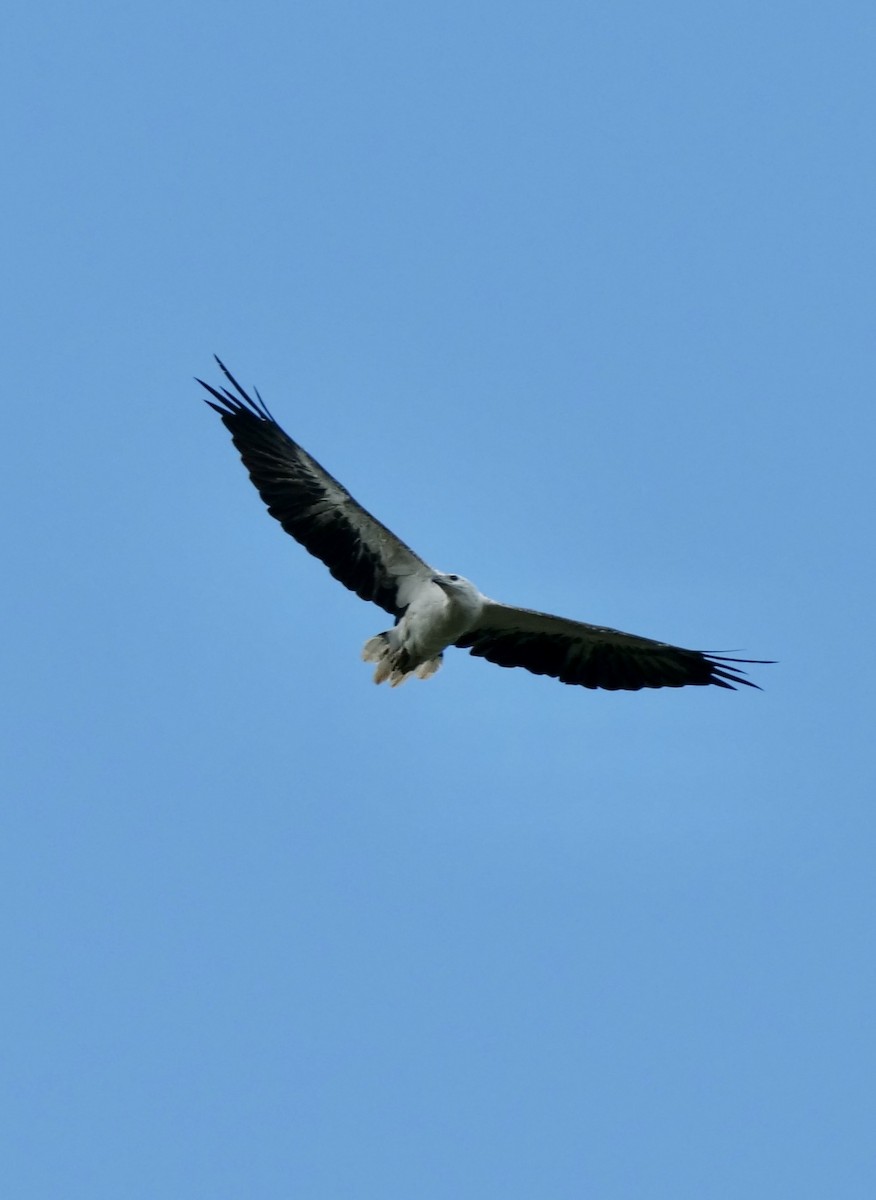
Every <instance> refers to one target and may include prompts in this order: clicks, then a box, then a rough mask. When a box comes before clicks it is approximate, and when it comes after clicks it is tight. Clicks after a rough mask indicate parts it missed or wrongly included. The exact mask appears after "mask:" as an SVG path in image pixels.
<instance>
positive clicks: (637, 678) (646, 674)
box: [456, 601, 763, 692]
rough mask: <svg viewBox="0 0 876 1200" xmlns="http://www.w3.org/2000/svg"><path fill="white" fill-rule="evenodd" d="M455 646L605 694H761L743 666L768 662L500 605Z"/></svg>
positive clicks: (493, 606) (493, 605) (494, 605)
mask: <svg viewBox="0 0 876 1200" xmlns="http://www.w3.org/2000/svg"><path fill="white" fill-rule="evenodd" d="M456 645H457V646H459V647H461V648H462V649H465V650H469V651H470V652H471V653H472V654H474V655H476V656H477V657H478V658H485V659H487V661H488V662H492V663H497V664H498V665H499V666H500V667H524V668H525V669H526V670H527V671H531V672H532V673H533V674H534V675H550V676H552V677H553V678H554V679H559V680H560V681H561V682H562V683H569V684H577V685H578V686H580V687H586V688H605V689H606V690H607V691H627V692H637V691H639V689H640V688H659V687H684V686H685V685H686V684H709V683H712V684H715V685H716V686H717V687H722V688H729V689H731V690H735V689H736V686H737V685H739V684H742V685H744V686H745V687H757V684H756V683H752V682H751V680H750V679H746V678H745V677H744V672H743V671H742V670H741V664H743V663H745V664H748V663H751V662H760V661H763V660H760V659H747V658H728V657H726V656H725V655H721V654H708V653H704V652H703V651H700V650H684V649H682V647H680V646H670V645H668V644H667V643H666V642H656V641H653V640H652V639H651V638H644V637H638V636H637V635H636V634H632V633H621V632H620V630H618V629H604V628H602V627H601V626H599V625H585V624H583V623H582V622H579V621H569V620H566V619H565V618H564V617H554V616H551V615H550V614H548V613H540V612H533V611H532V610H531V609H527V608H512V607H510V606H508V605H505V604H497V603H496V602H495V601H490V602H488V603H487V604H486V605H485V606H484V609H483V612H482V614H481V618H480V620H479V622H478V625H477V627H476V628H475V629H472V630H470V631H469V632H468V633H466V634H464V635H463V637H461V638H460V639H459V641H458V642H456Z"/></svg>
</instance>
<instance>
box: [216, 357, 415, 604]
mask: <svg viewBox="0 0 876 1200" xmlns="http://www.w3.org/2000/svg"><path fill="white" fill-rule="evenodd" d="M216 361H217V363H219V367H220V369H221V370H222V373H223V374H224V375H225V378H226V379H227V380H228V382H229V383H230V384H231V388H232V389H233V390H229V389H228V388H222V389H221V390H219V389H217V388H214V387H211V385H210V384H209V383H205V382H204V381H203V379H199V380H198V383H200V384H201V386H202V387H203V388H205V389H206V390H207V391H208V392H209V394H210V395H211V396H212V397H213V399H212V400H207V401H206V402H207V404H209V405H210V407H211V408H212V409H215V411H216V412H217V413H218V414H219V416H220V417H221V418H222V421H223V423H224V425H225V427H226V428H227V429H228V431H229V433H230V434H231V437H232V440H233V442H234V444H235V446H236V447H237V449H238V450H239V452H240V457H241V458H242V460H243V464H244V466H245V467H246V469H247V470H248V471H249V477H250V479H251V480H252V481H253V483H254V484H255V486H256V488H257V489H258V492H259V495H260V496H261V498H262V499H263V500H264V502H265V504H266V505H267V507H268V512H269V513H270V514H271V516H272V517H276V519H277V520H278V521H279V522H280V524H281V525H282V526H283V528H284V529H285V530H286V532H287V533H289V534H291V535H292V537H294V538H295V540H296V541H298V542H300V543H301V545H302V546H304V548H305V549H306V550H309V551H310V553H311V554H313V555H315V556H316V557H317V558H319V559H321V560H322V561H323V562H324V563H325V565H326V566H327V567H328V569H329V570H330V571H331V573H332V575H334V577H335V579H338V580H340V582H341V583H343V584H344V585H345V586H346V587H348V588H349V589H350V590H351V591H353V592H355V593H356V595H357V596H361V598H362V599H363V600H371V601H373V602H374V603H375V604H379V605H380V607H381V608H383V609H385V610H386V612H388V613H391V614H392V615H393V616H395V617H398V616H400V615H401V613H403V612H404V610H405V608H406V607H407V606H408V604H409V603H410V601H411V598H412V595H413V592H414V591H415V590H416V588H417V587H418V586H419V584H420V583H422V582H423V581H424V580H427V579H429V578H430V577H431V576H432V574H433V573H434V572H433V571H432V568H431V567H430V566H428V565H427V564H426V563H425V562H423V560H422V559H421V558H420V557H419V556H418V555H416V554H414V552H413V550H411V549H410V547H408V546H406V545H405V544H404V542H402V541H400V540H399V539H398V538H397V537H396V536H395V534H394V533H391V532H390V530H388V529H387V528H386V526H385V525H381V523H380V522H379V521H377V520H375V518H374V517H372V516H371V514H370V513H368V512H366V511H365V509H364V508H363V507H362V506H361V505H360V504H358V503H357V502H356V501H355V500H354V499H353V497H352V496H351V495H350V493H349V492H348V491H347V490H346V488H344V487H343V486H342V485H341V484H340V483H338V481H337V480H336V479H333V478H332V476H331V475H329V473H328V471H326V470H325V469H324V468H323V467H321V466H320V465H319V463H318V462H317V461H316V460H315V459H314V458H311V456H310V455H309V454H308V453H307V451H306V450H304V449H303V448H302V447H301V446H299V445H298V443H297V442H294V441H293V440H292V438H290V437H289V435H288V434H287V433H285V432H284V431H283V430H282V429H281V428H280V426H279V425H278V424H277V422H276V421H275V420H274V418H273V417H272V416H271V413H270V412H269V410H268V408H267V407H266V405H265V403H264V401H263V400H262V398H261V396H260V395H259V393H258V391H257V390H256V392H255V399H253V397H252V396H249V395H247V393H246V392H245V391H244V389H243V388H242V387H241V386H240V384H239V383H238V382H237V380H236V379H235V378H234V376H233V375H232V374H231V372H230V371H229V370H228V369H227V367H226V366H225V365H224V364H223V363H222V361H221V360H220V359H218V358H217V359H216Z"/></svg>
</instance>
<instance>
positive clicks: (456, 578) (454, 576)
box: [447, 575, 459, 583]
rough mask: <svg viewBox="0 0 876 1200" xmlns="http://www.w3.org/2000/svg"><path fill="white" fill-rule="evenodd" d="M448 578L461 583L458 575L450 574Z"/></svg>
mask: <svg viewBox="0 0 876 1200" xmlns="http://www.w3.org/2000/svg"><path fill="white" fill-rule="evenodd" d="M447 578H448V579H449V580H450V582H451V583H459V576H458V575H448V576H447Z"/></svg>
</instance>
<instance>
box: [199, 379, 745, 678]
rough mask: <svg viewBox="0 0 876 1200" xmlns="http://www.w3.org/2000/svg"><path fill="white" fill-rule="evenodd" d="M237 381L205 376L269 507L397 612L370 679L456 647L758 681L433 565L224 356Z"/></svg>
mask: <svg viewBox="0 0 876 1200" xmlns="http://www.w3.org/2000/svg"><path fill="white" fill-rule="evenodd" d="M216 362H217V363H218V364H219V369H220V370H221V371H222V374H223V375H224V376H225V380H226V381H227V383H228V384H229V385H230V386H229V387H221V388H215V387H213V386H212V385H211V384H209V383H206V382H205V381H204V380H203V379H198V380H197V382H198V383H199V384H200V385H201V387H203V388H205V389H206V391H207V393H208V396H207V397H206V398H205V399H206V403H207V404H209V406H210V407H211V408H212V409H214V410H215V411H216V412H217V413H218V414H219V416H220V417H221V418H222V423H223V424H224V425H225V427H226V429H227V430H228V432H229V433H230V434H231V439H232V441H233V443H234V445H235V446H236V448H237V450H238V452H239V453H240V457H241V459H242V460H243V464H244V466H245V467H246V469H247V471H248V472H249V476H250V479H251V480H252V482H253V483H254V484H255V487H256V489H257V491H258V493H259V495H260V496H261V498H262V500H263V501H264V502H265V504H266V505H267V509H268V512H269V513H270V514H271V516H272V517H274V518H275V519H276V520H277V521H279V522H280V524H281V525H282V526H283V528H284V529H285V530H286V532H287V533H289V534H291V535H292V537H293V538H295V540H296V541H298V542H300V543H301V545H302V546H304V548H305V549H306V550H308V551H309V552H310V553H311V554H313V555H315V556H316V557H317V558H319V559H321V560H322V561H323V562H324V563H325V565H326V566H327V567H328V569H329V571H330V572H331V573H332V575H334V577H335V579H338V580H340V582H341V583H343V584H344V585H345V587H348V588H349V589H350V590H351V591H353V592H355V593H356V595H357V596H360V597H361V598H362V599H363V600H370V601H372V603H374V604H377V605H379V607H380V608H382V609H384V610H385V611H386V612H387V613H389V615H390V616H391V617H392V618H393V620H394V624H393V626H392V628H390V629H387V630H385V631H384V632H383V633H378V634H376V635H375V636H374V637H372V638H369V639H368V641H367V642H366V643H365V646H364V648H363V650H362V657H363V659H364V660H365V661H366V662H369V663H373V664H375V671H374V682H375V683H378V684H379V683H384V682H388V683H389V684H390V686H392V687H396V686H398V684H400V683H404V681H405V680H406V679H409V678H410V677H411V676H412V675H414V676H416V677H417V678H418V679H428V678H429V677H430V676H431V675H434V674H435V672H436V671H437V670H438V668H439V667H440V666H441V662H442V659H443V657H444V651H445V650H446V649H447V648H448V647H450V646H457V647H459V648H460V649H462V650H468V651H469V653H471V654H473V655H475V656H476V657H478V658H485V659H486V660H487V661H488V662H492V663H496V664H497V665H498V666H500V667H523V668H524V669H525V670H527V671H531V672H532V673H533V674H534V675H549V676H551V677H553V678H554V679H558V680H559V681H560V682H561V683H567V684H574V685H577V686H579V687H585V688H604V689H605V690H607V691H627V692H636V691H639V690H640V689H641V688H662V687H669V688H678V687H685V686H687V685H689V684H695V685H703V684H714V685H715V686H717V687H720V688H728V689H730V690H735V689H736V687H737V686H738V685H740V684H742V685H744V686H745V687H755V688H756V687H757V686H758V685H757V684H756V683H753V682H752V681H751V680H750V679H747V678H745V672H744V671H743V669H742V667H743V665H744V666H748V665H751V664H753V663H758V664H760V663H763V662H767V661H768V660H766V659H747V658H730V657H727V656H726V655H723V654H713V653H710V652H705V651H701V650H685V649H683V648H682V647H681V646H672V645H670V644H668V643H667V642H659V641H654V640H653V639H652V638H646V637H639V636H638V635H636V634H632V633H622V632H620V630H617V629H607V628H605V627H604V626H601V625H588V624H585V623H584V622H582V621H572V620H569V619H568V618H566V617H556V616H552V615H551V614H549V613H543V612H535V611H533V610H531V609H528V608H515V607H512V606H511V605H508V604H501V603H500V602H499V601H497V600H491V599H490V598H489V597H488V596H485V595H483V593H482V592H480V591H479V590H478V588H476V587H475V585H474V584H473V583H471V582H469V580H468V579H465V578H464V577H463V576H462V575H456V574H446V573H443V572H441V571H436V570H435V568H434V567H431V566H429V564H428V563H427V562H425V561H424V560H423V559H422V558H420V556H419V555H418V554H415V553H414V551H413V550H411V548H410V547H409V546H407V545H406V544H405V543H404V542H403V541H401V539H400V538H398V537H396V535H395V534H394V533H392V532H391V531H390V530H389V529H387V528H386V526H385V525H382V524H381V523H380V522H379V521H378V520H377V519H376V518H375V517H373V516H372V515H371V514H370V513H369V512H367V511H366V509H364V508H363V507H362V505H361V504H359V503H358V502H357V501H356V500H354V499H353V497H352V496H351V495H350V493H349V492H348V491H347V490H346V488H345V487H344V486H343V485H342V484H340V483H338V481H337V480H336V479H334V478H333V477H332V476H331V475H329V473H328V471H326V470H325V469H324V468H323V467H321V466H320V465H319V463H318V462H317V461H316V459H314V458H312V457H311V456H310V455H309V454H308V453H307V451H306V450H305V449H304V448H303V447H302V446H299V445H298V443H297V442H295V441H293V439H292V438H291V437H289V435H288V434H287V433H286V432H285V431H284V430H283V429H282V428H281V427H280V425H279V424H278V423H277V421H275V420H274V417H273V416H272V415H271V413H270V411H269V409H268V407H267V405H266V404H265V403H264V401H263V400H262V398H261V396H260V395H259V392H258V389H253V390H254V392H255V396H254V397H253V396H250V395H248V393H247V392H246V391H245V390H244V389H243V388H242V387H241V385H240V384H239V383H238V382H237V380H236V379H235V378H234V376H233V375H232V374H231V372H230V371H229V370H228V368H227V367H226V366H225V364H224V363H223V362H222V360H221V359H219V358H218V357H217V358H216Z"/></svg>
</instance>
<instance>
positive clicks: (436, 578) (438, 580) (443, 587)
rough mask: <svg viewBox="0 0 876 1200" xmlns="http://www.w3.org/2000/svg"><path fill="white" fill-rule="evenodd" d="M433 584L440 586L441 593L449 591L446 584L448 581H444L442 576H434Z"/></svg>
mask: <svg viewBox="0 0 876 1200" xmlns="http://www.w3.org/2000/svg"><path fill="white" fill-rule="evenodd" d="M432 582H433V583H437V584H438V586H439V587H440V588H441V591H442V592H446V591H447V587H446V583H447V581H446V580H445V579H442V578H441V576H440V575H433V576H432Z"/></svg>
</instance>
